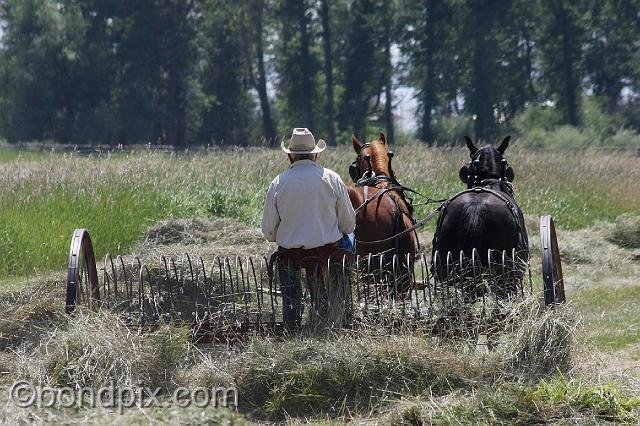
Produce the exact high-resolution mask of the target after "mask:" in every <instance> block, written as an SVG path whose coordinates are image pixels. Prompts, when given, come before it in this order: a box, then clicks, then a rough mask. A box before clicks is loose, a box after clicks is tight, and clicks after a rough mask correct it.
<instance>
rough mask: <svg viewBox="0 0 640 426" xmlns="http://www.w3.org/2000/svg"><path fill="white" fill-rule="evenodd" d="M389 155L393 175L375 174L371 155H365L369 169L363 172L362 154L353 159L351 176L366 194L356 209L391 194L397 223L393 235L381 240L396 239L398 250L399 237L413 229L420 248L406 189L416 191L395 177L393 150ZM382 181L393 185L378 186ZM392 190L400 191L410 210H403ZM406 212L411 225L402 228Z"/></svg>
mask: <svg viewBox="0 0 640 426" xmlns="http://www.w3.org/2000/svg"><path fill="white" fill-rule="evenodd" d="M370 145H371V144H370V143H367V144H364V145H362V148H360V149H361V150H362V149H364V148H366V147H368V146H370ZM387 155H388V157H389V164H388V166H389V173H390V175H391V176H386V175H375V174H374V173H373V170H372V169H373V167H372V165H371V157H370V156H369V155H366V156H365V161H367V165H368V168H369V170H368V171H366V172H364V173H361V169H360V154H359V153H358V157H356V159H355V160H354V161H353V163H351V166H349V176H350V177H351V180H352V181H353V182H354V183H355V184H356V185H357V186H361V187H362V189H363V195H364V202H363V203H362V204H360V205H359V206H358V207H357V208H356V209H355V211H356V212H358V211H359V210H361V209H362V208H366V206H367V205H369V203H371V202H372V201H376V200H378V202H380V199H381V197H382V196H384V195H385V194H386V195H389V198H390V199H391V201H393V204H394V206H395V210H396V213H397V214H396V215H395V224H394V230H393V234H394V235H393V237H391V238H388V239H386V240H381V241H384V242H386V241H394V243H395V250H396V251H398V248H399V247H398V245H399V239H400V237H401V236H403V235H405V234H406V233H408V232H407V231H408V230H412V231H414V233H415V236H416V243H417V244H418V248H419V247H420V240H419V239H418V232H417V231H416V229H417V227H416V226H415V225H416V220H415V219H414V217H413V205H412V200H411V199H410V198H409V197H407V196H406V194H405V191H410V192H416V191H413V190H412V189H410V188H407V187H405V186H403V185H402V184H400V182H398V180H397V179H396V177H395V173H394V172H393V168H392V167H391V160H392V158H393V152H389V153H388V154H387ZM381 183H387V184H390V185H391V186H388V187H386V188H378V185H379V184H381ZM370 187H372V188H376V189H378V192H377V193H376V194H375V195H374V196H373V197H371V198H369V188H370ZM392 191H395V192H397V193H398V195H399V196H400V197H401V198H402V199H403V201H404V202H405V203H406V205H407V210H408V211H406V212H405V211H403V210H402V208H401V207H400V203H399V202H398V200H397V199H396V198H395V197H392V196H391V195H390V193H391V192H392ZM404 214H406V215H407V216H408V217H409V219H410V221H411V225H412V226H411V227H410V228H408V229H405V230H401V228H402V216H403V215H404ZM357 243H358V244H363V245H370V244H378V243H379V242H377V241H361V240H357Z"/></svg>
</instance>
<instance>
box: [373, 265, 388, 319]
mask: <svg viewBox="0 0 640 426" xmlns="http://www.w3.org/2000/svg"><path fill="white" fill-rule="evenodd" d="M385 264H386V262H385V258H384V254H380V268H379V271H380V283H379V284H378V285H377V286H376V303H377V305H378V310H380V299H382V294H383V293H382V291H383V288H389V284H388V283H387V280H385V278H386V274H385V271H384V270H385V268H384V266H385Z"/></svg>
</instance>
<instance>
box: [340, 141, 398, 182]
mask: <svg viewBox="0 0 640 426" xmlns="http://www.w3.org/2000/svg"><path fill="white" fill-rule="evenodd" d="M371 144H372V143H371V142H369V143H365V144H363V145H362V146H361V147H360V150H359V151H358V156H357V157H356V159H355V160H354V161H353V163H351V165H350V166H349V176H350V177H351V180H352V181H353V183H355V184H356V185H358V186H375V185H376V184H378V183H380V182H389V183H391V184H394V185H398V186H402V185H401V184H400V182H398V180H397V179H396V176H395V173H394V172H393V167H391V160H392V159H393V155H394V154H393V152H392V151H389V152H387V157H388V159H389V160H388V167H389V174H390V176H387V175H376V174H375V173H374V172H373V166H372V164H371V155H369V154H367V155H365V156H364V161H366V162H367V168H368V170H367V171H365V172H363V171H362V169H361V167H360V164H361V163H362V159H361V154H362V150H363V149H365V148H368V147H370V146H371Z"/></svg>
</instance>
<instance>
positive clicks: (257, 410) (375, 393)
mask: <svg viewBox="0 0 640 426" xmlns="http://www.w3.org/2000/svg"><path fill="white" fill-rule="evenodd" d="M574 328H575V319H574V314H573V313H572V312H571V310H570V309H569V308H562V307H558V308H557V309H554V310H544V308H543V307H541V305H540V301H539V300H538V299H537V298H535V297H534V298H530V299H527V300H525V301H523V302H521V304H520V305H519V306H514V307H513V310H512V312H511V316H510V317H509V318H507V319H505V327H504V330H503V331H502V332H501V333H499V334H498V335H496V336H495V337H494V338H493V339H492V347H491V348H487V347H486V346H477V345H476V343H475V341H469V340H464V339H462V340H459V339H443V338H438V337H430V336H424V335H422V336H420V335H414V334H413V333H411V332H410V331H408V330H406V331H404V332H401V333H400V334H397V335H388V334H386V333H385V332H384V331H382V330H380V329H377V328H369V329H362V330H359V331H342V332H337V333H335V334H329V335H321V336H315V337H314V336H313V335H311V336H304V337H290V338H287V339H285V340H281V339H275V338H264V337H259V336H254V337H252V338H250V339H249V341H248V342H247V343H245V344H239V345H237V346H229V347H225V346H224V345H222V346H206V345H205V346H201V347H196V346H193V344H192V343H190V340H191V336H190V331H189V330H188V329H185V328H181V327H173V326H161V327H159V328H158V329H156V330H152V331H150V332H146V333H142V334H140V333H138V332H137V330H135V329H129V328H127V327H126V325H125V324H124V323H122V321H121V320H120V319H119V318H118V317H117V316H116V315H114V314H112V313H109V312H98V313H93V312H87V311H83V310H80V311H79V312H77V313H76V314H74V315H73V316H72V317H71V318H69V319H68V322H66V323H63V324H60V325H59V326H57V327H55V328H52V329H51V330H49V332H47V333H45V334H43V335H41V337H40V339H39V343H38V344H37V345H35V346H21V347H18V348H16V349H14V350H12V351H11V352H10V353H11V354H12V355H14V356H13V357H12V358H11V362H10V363H9V364H7V365H10V366H11V367H10V369H11V376H10V378H11V379H17V378H24V379H28V380H32V381H34V382H38V383H44V384H48V385H52V386H89V387H94V388H95V387H100V386H104V385H108V384H110V383H115V384H116V385H121V386H124V385H129V384H134V383H135V384H139V383H141V384H144V385H146V386H150V387H155V386H158V387H161V388H162V397H163V398H165V399H164V400H165V401H166V397H167V395H168V394H169V393H170V392H171V390H172V389H175V388H176V387H177V386H190V387H194V386H205V387H219V386H227V387H228V386H231V387H234V388H236V389H237V391H238V397H239V402H240V412H241V413H242V414H243V415H245V416H249V418H252V419H254V420H284V419H286V418H288V417H291V416H293V418H297V419H313V418H316V419H321V418H327V417H329V418H335V419H340V420H350V419H351V420H358V419H360V420H366V419H370V418H373V419H379V420H381V421H382V420H384V421H385V422H386V420H389V421H393V422H394V423H395V422H396V421H397V420H398V419H405V420H409V419H411V418H412V416H413V417H416V416H417V417H416V418H420V419H422V420H423V421H428V420H429V419H431V420H438V419H445V420H446V419H449V420H448V421H455V420H454V419H456V418H458V419H465V418H467V419H469V418H472V416H475V415H477V416H479V417H478V418H481V419H487V421H489V419H494V421H498V422H500V421H509V420H512V419H514V418H520V419H523V420H526V419H530V420H533V419H539V420H541V419H547V420H549V419H553V418H555V417H554V416H559V415H560V413H565V414H566V415H568V416H578V415H579V416H578V418H581V417H580V416H586V417H585V418H594V419H613V420H624V421H626V420H629V419H635V417H632V416H634V415H635V414H633V411H632V409H633V407H635V405H634V404H635V403H634V402H633V400H628V399H626V397H624V395H622V394H619V393H617V392H618V391H617V390H616V388H613V387H612V388H608V387H605V388H603V389H604V390H602V391H599V390H598V389H600V388H588V389H591V390H589V392H587V391H585V392H586V393H585V392H582V393H576V390H575V389H576V388H578V389H581V386H582V385H581V384H580V383H581V382H580V380H579V379H576V380H577V381H573V380H571V381H570V383H569V384H568V385H563V384H562V382H561V380H563V379H562V378H560V379H558V378H557V375H558V374H559V373H562V374H570V371H571V369H572V366H573V361H574V360H573V351H574V340H573V333H574ZM5 354H6V353H3V356H4V355H5ZM0 359H2V358H0ZM540 378H543V379H544V380H547V381H543V382H539V380H540ZM559 380H560V382H559ZM546 383H550V385H547V384H546ZM562 386H564V388H566V390H565V391H558V390H554V391H553V392H557V393H558V394H557V395H556V394H555V393H554V394H553V395H550V391H549V389H550V387H551V389H560V390H561V389H563V388H562ZM544 392H546V393H544ZM563 392H564V393H563ZM603 392H604V393H603ZM606 392H609V393H606ZM563 395H565V397H563ZM563 398H565V399H563ZM408 401H409V402H410V401H416V402H415V404H413V405H411V404H410V405H411V407H408V406H407V404H408ZM454 401H455V402H454ZM499 401H505V403H504V404H502V405H501V404H500V402H499ZM606 401H613V402H612V403H611V404H610V405H608V406H606V407H605V408H598V406H599V405H604V404H605V402H606ZM614 403H615V404H617V405H615V404H614ZM567 406H568V407H569V408H566V407H567ZM7 407H8V408H7V409H6V412H8V413H9V417H7V418H19V416H20V415H24V413H25V412H29V413H31V414H30V415H32V416H35V417H38V418H47V419H50V420H52V421H53V420H57V421H70V419H82V420H85V421H89V422H91V421H97V420H98V419H97V417H98V416H97V412H96V411H93V410H80V411H79V412H78V411H75V412H72V413H66V412H64V411H56V410H53V411H49V412H46V411H42V410H41V411H38V410H35V411H34V410H27V411H21V409H19V408H18V407H15V406H13V405H11V404H9V405H8V406H7ZM425 407H426V408H425ZM514 407H515V408H514ZM536 407H538V408H536ZM562 407H565V408H562ZM616 407H617V408H616ZM534 409H540V410H543V411H534ZM514 410H516V411H514ZM563 410H564V411H563ZM134 411H136V410H135V409H134V410H129V411H127V412H126V413H125V418H126V419H130V420H131V421H134V420H133V419H140V418H139V417H138V416H137V415H136V414H135V413H134ZM98 413H99V412H98ZM104 415H105V416H106V417H104V419H109V418H112V417H110V416H112V415H113V414H112V413H104ZM148 415H149V416H151V418H157V419H163V417H162V416H163V415H165V416H167V417H166V418H175V416H178V417H180V418H182V419H189V420H188V421H196V420H197V419H219V420H220V421H230V422H231V421H242V417H233V418H229V417H228V414H224V412H220V411H218V410H209V409H208V410H201V411H200V412H196V411H193V410H187V411H179V410H177V411H176V409H172V407H171V406H170V405H169V406H166V405H165V406H164V407H163V408H160V409H154V410H151V411H150V412H149V413H148ZM513 416H516V417H513ZM589 416H591V417H589ZM104 419H103V420H104ZM429 421H430V420H429Z"/></svg>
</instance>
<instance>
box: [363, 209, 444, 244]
mask: <svg viewBox="0 0 640 426" xmlns="http://www.w3.org/2000/svg"><path fill="white" fill-rule="evenodd" d="M441 207H442V205H440V207H438V208H437V209H435V210H433V211H432V212H431V213H429V214H428V215H427V216H426V217H425V218H424V219H421V220H419V221H417V222H416V223H415V225H413V226H412V227H410V228H407V229H405V230H404V231H402V232H400V233H398V234H396V235H394V236H392V237H389V238H385V239H384V240H375V241H362V240H356V243H357V244H362V245H373V244H381V243H388V242H389V241H394V240H395V239H397V238H400V237H402V236H403V235H405V234H407V233H409V232H412V231H415V230H416V229H418V228H420V227H422V226H424V224H425V223H427V222H428V221H429V220H431V218H432V217H434V216H435V215H436V214H438V212H440V208H441Z"/></svg>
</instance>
